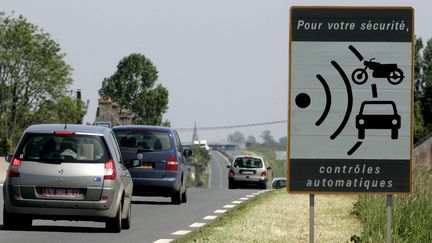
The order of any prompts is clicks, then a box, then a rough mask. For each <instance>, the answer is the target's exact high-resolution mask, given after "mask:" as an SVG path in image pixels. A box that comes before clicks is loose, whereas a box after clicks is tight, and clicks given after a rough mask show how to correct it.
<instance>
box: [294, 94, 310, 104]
mask: <svg viewBox="0 0 432 243" xmlns="http://www.w3.org/2000/svg"><path fill="white" fill-rule="evenodd" d="M295 102H296V105H297V106H298V107H300V108H306V107H308V106H309V105H310V103H311V99H310V97H309V95H308V94H305V93H301V94H298V95H297V96H296V98H295Z"/></svg>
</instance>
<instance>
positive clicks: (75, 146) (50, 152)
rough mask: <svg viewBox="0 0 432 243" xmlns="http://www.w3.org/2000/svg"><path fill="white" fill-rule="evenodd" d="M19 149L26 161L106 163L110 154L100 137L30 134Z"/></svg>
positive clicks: (20, 155)
mask: <svg viewBox="0 0 432 243" xmlns="http://www.w3.org/2000/svg"><path fill="white" fill-rule="evenodd" d="M22 144H23V145H22V146H21V147H20V148H19V150H18V154H19V157H20V158H22V159H23V160H26V161H44V162H58V163H60V162H80V163H81V162H82V163H85V162H90V163H105V162H107V161H108V160H109V154H108V153H107V151H106V149H105V144H104V142H103V140H102V138H101V137H100V136H95V135H77V134H73V135H59V134H39V133H37V134H28V135H27V136H26V137H25V138H24V143H22Z"/></svg>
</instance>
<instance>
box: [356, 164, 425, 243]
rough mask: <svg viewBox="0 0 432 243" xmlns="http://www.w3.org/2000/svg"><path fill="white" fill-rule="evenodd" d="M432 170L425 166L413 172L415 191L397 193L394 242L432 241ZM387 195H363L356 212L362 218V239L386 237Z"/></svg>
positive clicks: (395, 198)
mask: <svg viewBox="0 0 432 243" xmlns="http://www.w3.org/2000/svg"><path fill="white" fill-rule="evenodd" d="M431 178H432V173H431V172H430V171H428V170H426V169H425V168H416V169H415V170H414V172H413V192H412V193H411V194H410V195H407V196H394V197H393V198H394V200H393V212H392V228H393V242H432V230H431V229H432V203H431V199H432V191H431V190H430V188H432V180H431ZM385 207H386V196H360V197H359V201H358V202H357V203H356V204H355V205H354V211H353V213H354V214H355V215H357V217H358V218H359V220H360V221H361V222H362V224H363V227H364V231H363V233H362V236H361V241H362V242H384V241H385V239H386V232H385V229H386V211H385Z"/></svg>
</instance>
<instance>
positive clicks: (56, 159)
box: [40, 155, 65, 164]
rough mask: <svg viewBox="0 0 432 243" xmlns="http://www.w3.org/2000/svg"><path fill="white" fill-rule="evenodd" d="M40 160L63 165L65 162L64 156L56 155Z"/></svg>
mask: <svg viewBox="0 0 432 243" xmlns="http://www.w3.org/2000/svg"><path fill="white" fill-rule="evenodd" d="M40 160H42V161H49V162H54V163H56V164H61V163H62V162H64V161H65V156H63V155H55V156H52V157H46V158H43V157H42V158H40Z"/></svg>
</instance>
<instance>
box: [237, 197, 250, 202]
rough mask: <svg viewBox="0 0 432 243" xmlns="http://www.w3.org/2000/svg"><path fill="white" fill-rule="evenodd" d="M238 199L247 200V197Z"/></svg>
mask: <svg viewBox="0 0 432 243" xmlns="http://www.w3.org/2000/svg"><path fill="white" fill-rule="evenodd" d="M239 200H243V201H246V200H249V198H247V197H241V198H240V199H239Z"/></svg>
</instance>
